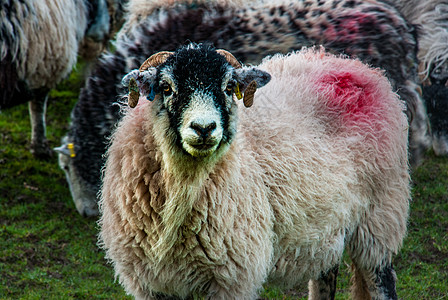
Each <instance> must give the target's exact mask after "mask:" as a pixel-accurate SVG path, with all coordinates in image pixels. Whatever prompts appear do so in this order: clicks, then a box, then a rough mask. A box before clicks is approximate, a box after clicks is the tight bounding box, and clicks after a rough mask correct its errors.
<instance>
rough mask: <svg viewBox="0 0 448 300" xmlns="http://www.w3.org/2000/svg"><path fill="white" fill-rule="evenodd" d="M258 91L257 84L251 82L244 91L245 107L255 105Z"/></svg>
mask: <svg viewBox="0 0 448 300" xmlns="http://www.w3.org/2000/svg"><path fill="white" fill-rule="evenodd" d="M256 91H257V82H256V81H255V80H253V81H251V82H250V83H249V85H248V86H247V88H246V90H245V91H244V97H243V103H244V106H245V107H251V106H252V104H254V95H255V92H256Z"/></svg>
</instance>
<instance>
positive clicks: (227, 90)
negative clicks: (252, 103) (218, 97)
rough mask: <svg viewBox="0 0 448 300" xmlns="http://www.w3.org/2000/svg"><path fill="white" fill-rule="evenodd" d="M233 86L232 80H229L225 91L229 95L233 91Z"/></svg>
mask: <svg viewBox="0 0 448 300" xmlns="http://www.w3.org/2000/svg"><path fill="white" fill-rule="evenodd" d="M234 87H235V85H234V83H233V82H229V83H228V84H227V86H226V93H227V94H228V95H230V94H231V93H232V92H233V88H234Z"/></svg>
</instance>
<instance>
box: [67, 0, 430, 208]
mask: <svg viewBox="0 0 448 300" xmlns="http://www.w3.org/2000/svg"><path fill="white" fill-rule="evenodd" d="M125 20H126V21H125V23H124V25H123V27H122V29H121V30H120V31H119V32H118V34H117V39H116V41H115V51H114V52H110V53H106V54H105V55H103V56H102V57H101V58H100V61H99V62H98V64H97V65H96V66H95V67H94V69H93V71H92V74H91V76H90V77H89V78H88V80H87V82H86V85H85V87H84V89H83V90H82V91H81V93H80V96H79V100H78V102H77V103H76V105H75V107H74V108H73V111H72V119H71V124H70V128H69V130H68V132H67V135H66V136H65V137H64V139H63V142H62V145H61V147H58V151H59V152H60V155H59V163H60V166H61V169H62V170H64V171H65V173H66V177H67V180H68V182H69V186H70V191H71V194H72V198H73V200H74V202H75V205H76V207H77V209H78V211H79V212H80V214H82V215H86V216H90V215H96V214H97V213H98V210H97V202H98V201H97V194H98V191H99V189H100V185H101V180H100V179H101V167H102V165H103V164H104V153H105V151H106V148H107V137H108V136H109V135H110V133H111V131H112V129H113V128H114V126H115V124H116V123H117V121H118V120H119V119H120V118H121V114H120V109H119V107H118V106H117V105H114V103H116V102H119V101H120V99H121V97H122V96H123V95H124V94H126V93H127V89H126V88H123V86H122V85H121V80H122V78H123V76H124V75H125V74H127V73H128V72H130V71H131V70H133V69H136V68H138V67H139V66H140V64H141V62H142V61H143V60H145V59H146V58H147V57H148V56H149V55H151V54H153V53H156V52H158V51H162V50H171V51H172V50H174V49H176V48H177V47H178V46H180V45H182V44H184V43H185V42H187V41H193V42H198V43H199V42H210V43H212V44H213V45H214V46H215V47H217V48H221V49H226V50H228V51H230V52H231V53H232V54H233V55H235V57H236V58H237V59H238V60H240V61H241V62H243V63H246V64H249V63H253V64H257V63H259V62H261V60H262V59H263V58H264V57H266V56H268V55H274V54H276V53H282V54H286V53H288V52H290V51H291V50H300V49H301V48H302V47H304V46H306V47H309V46H313V45H316V46H318V45H323V46H324V47H325V49H326V50H327V51H330V52H332V53H339V54H345V55H350V56H351V57H356V58H358V59H361V60H362V61H363V62H364V63H368V64H369V65H372V66H374V67H379V68H382V69H383V70H385V72H386V76H387V78H388V79H389V81H390V82H391V84H392V87H393V89H394V91H396V92H397V93H398V94H399V95H400V97H401V98H402V100H403V101H405V103H406V114H407V117H408V120H409V125H410V130H409V135H410V136H409V138H410V142H409V147H410V149H409V153H410V163H411V165H412V166H413V167H414V168H415V167H417V166H418V165H419V163H420V162H421V161H422V159H423V155H424V152H425V151H426V150H427V149H428V148H429V147H430V145H431V137H430V128H429V121H428V116H427V114H426V111H425V105H424V101H423V99H422V96H421V86H420V81H419V76H418V58H417V54H418V53H417V50H418V44H417V42H418V41H417V38H416V30H415V28H414V27H413V26H412V25H411V24H410V23H409V22H407V21H406V20H405V19H404V18H403V17H402V15H401V14H400V13H399V12H398V10H397V9H396V8H394V7H392V6H390V5H387V4H385V3H382V2H379V1H368V2H367V1H360V0H359V1H350V0H344V1H337V0H335V1H331V0H327V1H318V0H315V1H310V0H308V1H269V0H266V1H239V2H238V1H194V2H193V3H192V2H191V1H177V2H175V3H172V2H165V1H135V0H134V1H131V2H129V5H128V14H127V15H126V18H125ZM69 145H71V146H72V147H73V149H74V152H75V157H72V156H70V155H69V154H70V152H69V151H68V149H67V147H68V146H69Z"/></svg>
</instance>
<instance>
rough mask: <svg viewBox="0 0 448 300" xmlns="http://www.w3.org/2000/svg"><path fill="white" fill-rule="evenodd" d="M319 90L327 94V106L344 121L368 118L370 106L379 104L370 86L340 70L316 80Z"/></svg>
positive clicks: (370, 110)
mask: <svg viewBox="0 0 448 300" xmlns="http://www.w3.org/2000/svg"><path fill="white" fill-rule="evenodd" d="M318 85H319V90H320V91H321V92H323V93H324V94H326V95H327V97H328V98H327V99H328V100H327V103H326V104H327V106H328V108H329V110H330V111H332V112H336V113H338V114H339V115H341V116H342V118H343V119H344V120H346V121H356V120H359V119H366V118H367V119H368V118H369V112H372V108H374V107H375V106H378V105H379V102H380V101H381V99H376V98H377V97H374V95H373V93H374V90H372V87H371V86H369V85H367V84H365V83H363V82H361V81H360V79H359V78H356V77H355V76H354V74H352V73H349V72H346V71H341V72H339V73H337V72H333V73H332V74H330V75H325V76H323V77H322V78H320V80H319V81H318Z"/></svg>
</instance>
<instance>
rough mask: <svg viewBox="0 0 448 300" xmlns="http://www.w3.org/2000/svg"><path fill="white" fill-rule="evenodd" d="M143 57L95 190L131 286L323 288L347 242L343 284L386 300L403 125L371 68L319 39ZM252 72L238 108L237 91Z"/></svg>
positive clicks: (400, 220)
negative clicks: (237, 52)
mask: <svg viewBox="0 0 448 300" xmlns="http://www.w3.org/2000/svg"><path fill="white" fill-rule="evenodd" d="M224 55H225V56H224ZM148 62H149V63H148V64H147V66H146V67H142V68H140V70H139V71H137V70H136V71H133V72H131V73H130V74H128V75H127V76H126V77H125V78H124V82H125V83H128V82H129V81H131V82H132V81H133V80H135V81H136V82H137V83H138V87H139V89H140V93H141V95H140V102H139V104H138V106H137V107H136V108H135V109H134V110H131V109H128V110H127V111H126V114H125V116H124V117H123V119H122V120H121V121H120V122H119V124H118V126H117V128H116V130H115V132H114V133H113V135H112V138H111V144H110V147H109V148H108V150H107V161H106V164H105V169H104V178H103V180H104V181H103V186H102V190H101V199H100V211H101V218H100V222H99V224H100V245H101V246H102V247H103V248H104V249H105V251H106V256H107V258H108V259H109V260H110V261H111V262H112V263H113V265H114V269H115V273H116V276H117V277H118V279H119V282H120V283H121V284H122V285H123V286H124V288H125V290H126V292H127V293H129V294H131V295H133V296H135V297H136V299H165V298H163V297H170V296H173V297H178V298H181V299H185V298H189V299H193V297H204V298H205V299H256V297H257V293H258V292H259V291H260V289H261V288H262V284H263V283H264V282H269V283H270V284H274V285H278V286H280V287H282V288H288V289H289V288H294V287H295V286H296V285H297V284H298V283H300V282H303V281H304V280H305V281H306V280H309V279H310V280H311V281H310V283H309V289H310V298H311V299H329V298H333V297H334V293H335V287H336V274H337V269H338V265H339V263H340V261H341V256H342V253H343V251H344V249H345V248H346V249H347V250H348V252H349V254H350V257H351V258H352V261H353V265H354V270H355V273H354V280H353V287H352V294H353V296H354V298H356V299H366V297H372V298H373V299H397V295H396V291H395V277H396V276H395V272H394V270H393V267H392V263H391V259H392V255H393V254H395V253H397V251H399V248H400V246H401V243H402V240H403V237H404V235H405V232H406V222H407V217H408V205H409V203H408V201H409V198H410V186H409V181H410V177H409V170H408V163H407V129H408V123H407V119H406V116H405V114H404V113H403V110H404V105H403V103H402V102H401V101H400V100H399V99H398V97H397V95H396V94H395V93H393V92H392V89H391V86H390V84H389V82H388V81H387V79H386V78H385V77H384V76H383V73H382V72H381V71H379V70H378V69H369V68H368V67H367V66H365V65H363V64H362V63H361V62H360V61H356V60H349V59H347V58H344V57H337V56H332V55H330V54H325V53H324V52H323V50H321V51H314V50H302V51H301V52H294V53H292V54H290V55H286V56H282V55H275V56H274V57H272V58H269V59H266V60H265V61H264V62H263V63H262V64H261V65H259V66H258V67H257V68H255V67H243V68H241V66H239V64H238V62H236V59H235V58H234V57H232V56H231V55H229V54H228V53H227V54H226V53H225V52H224V53H223V51H222V50H214V49H213V48H211V47H208V46H204V45H195V44H190V45H188V46H185V47H181V48H180V49H178V50H177V51H176V52H175V53H174V54H170V55H166V54H165V55H164V57H163V58H162V59H160V55H158V54H156V55H155V56H152V57H151V58H149V60H148ZM269 74H270V75H269ZM270 76H272V79H271V80H270V82H269V83H268V84H267V85H266V86H265V87H262V86H263V85H265V84H266V83H267V82H268V81H269V78H270ZM131 78H132V79H131ZM254 82H255V83H256V85H257V86H258V87H262V88H261V89H260V91H259V92H257V93H256V94H255V99H254V105H253V107H251V108H245V107H243V105H242V104H239V103H241V102H238V103H237V101H236V98H235V97H234V96H233V94H234V92H235V94H236V95H238V94H240V93H241V94H244V97H243V98H246V97H248V95H247V94H248V93H250V94H251V95H249V97H250V96H253V93H254V90H252V91H250V92H248V90H247V87H248V86H250V85H252V86H253V85H254ZM146 99H149V100H150V101H147V100H146ZM246 100H247V99H246ZM244 106H250V103H248V102H245V104H244ZM170 299H171V298H170ZM195 299H196V298H195Z"/></svg>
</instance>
